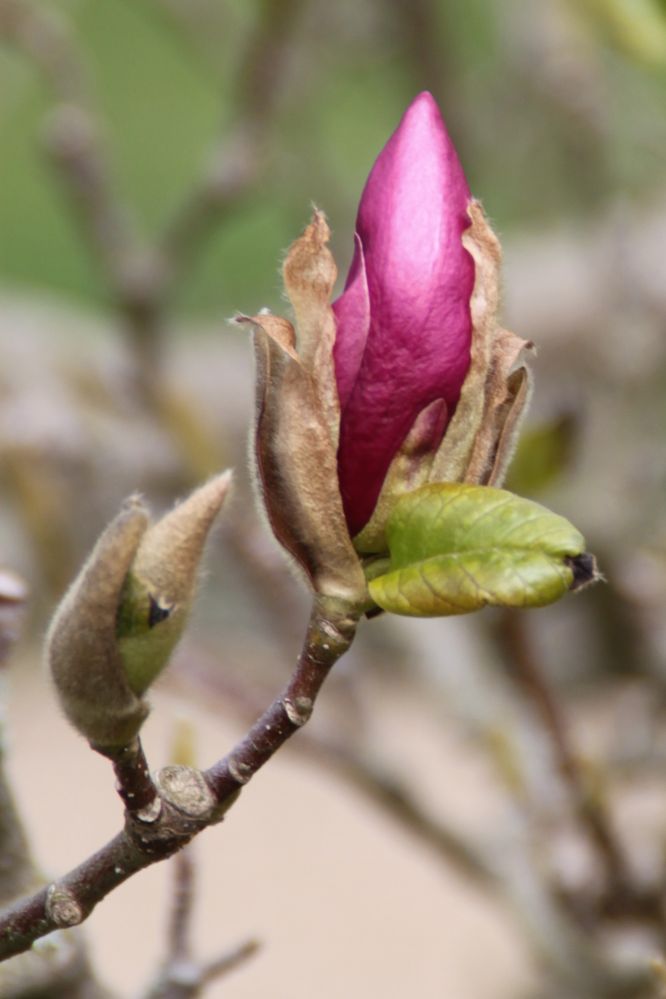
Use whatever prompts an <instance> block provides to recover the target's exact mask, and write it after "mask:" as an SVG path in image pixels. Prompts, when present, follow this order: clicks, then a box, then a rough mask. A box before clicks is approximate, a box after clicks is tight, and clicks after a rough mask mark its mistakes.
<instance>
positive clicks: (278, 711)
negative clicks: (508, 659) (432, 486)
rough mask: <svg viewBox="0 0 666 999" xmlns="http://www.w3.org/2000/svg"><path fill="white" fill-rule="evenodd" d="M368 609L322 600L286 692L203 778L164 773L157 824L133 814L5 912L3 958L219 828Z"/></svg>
mask: <svg viewBox="0 0 666 999" xmlns="http://www.w3.org/2000/svg"><path fill="white" fill-rule="evenodd" d="M360 614H361V609H360V608H358V607H355V606H351V605H350V604H348V603H347V602H345V601H343V600H340V599H337V598H326V597H316V598H315V603H314V607H313V611H312V615H311V618H310V622H309V625H308V630H307V633H306V637H305V642H304V645H303V649H302V652H301V655H300V656H299V659H298V663H297V665H296V669H295V671H294V673H293V675H292V677H291V679H290V680H289V683H288V684H287V686H286V687H285V689H284V691H283V692H282V694H281V695H280V696H279V697H277V698H276V700H275V701H274V702H273V703H272V704H271V705H270V707H268V708H267V709H266V711H264V713H263V715H262V716H261V718H260V719H259V720H258V721H257V722H256V723H255V724H254V725H253V726H252V728H251V729H250V731H249V733H248V734H247V735H246V736H245V738H244V739H242V740H241V741H240V742H239V743H238V745H236V746H235V747H234V748H233V749H232V750H231V752H230V753H229V754H228V755H227V756H225V757H224V758H223V759H221V760H219V761H218V762H217V763H215V764H214V765H213V766H212V767H211V768H210V769H209V770H208V771H206V772H205V773H201V772H200V771H197V770H192V769H190V768H188V767H174V766H170V767H165V768H164V769H163V770H162V771H160V773H159V774H158V775H157V778H156V785H157V789H158V792H159V795H160V799H161V804H162V807H161V810H160V813H159V815H157V816H156V817H155V818H154V819H153V820H152V821H150V820H141V818H139V817H138V816H137V815H132V814H131V813H128V814H127V816H126V825H125V828H124V830H123V831H122V832H120V833H118V835H117V836H115V837H114V839H112V840H111V841H110V842H109V843H107V844H106V845H105V846H104V847H102V849H101V850H99V851H98V852H97V853H96V854H94V855H93V856H92V857H89V858H88V859H87V860H85V861H84V862H83V863H82V864H80V865H79V866H78V867H77V868H75V869H74V870H72V871H70V872H69V873H68V874H66V875H65V876H64V877H63V878H61V879H59V880H58V881H57V882H55V883H53V884H51V885H48V886H46V887H44V888H42V889H41V890H40V891H38V892H37V893H36V894H34V895H32V896H31V897H29V898H23V899H19V900H18V901H16V902H15V903H14V904H12V905H10V906H9V907H8V908H7V909H6V910H5V911H4V912H3V913H2V914H0V960H4V959H6V958H8V957H12V956H13V955H14V954H20V953H22V952H23V951H25V950H28V949H29V948H30V946H31V945H32V944H33V943H34V941H35V940H37V939H39V938H40V937H42V936H44V935H45V934H46V933H49V932H51V931H52V930H54V929H57V928H64V927H67V926H75V925H77V924H78V923H81V922H82V921H83V920H84V919H86V918H87V916H88V915H89V914H90V913H91V912H92V910H93V909H94V907H95V906H96V905H97V903H98V902H100V901H101V900H102V899H103V898H105V896H106V895H108V894H109V892H111V891H113V889H114V888H117V887H118V885H120V884H122V883H123V882H124V881H126V880H127V879H128V878H129V877H131V876H132V875H133V874H135V873H136V872H137V871H140V870H142V869H143V868H144V867H148V866H150V865H151V864H154V863H156V862H157V861H159V860H164V859H165V858H166V857H169V856H171V855H172V854H174V853H175V852H176V851H177V850H179V849H181V848H182V847H183V846H185V845H186V844H187V843H188V842H189V840H190V839H191V838H192V837H193V836H194V835H196V833H198V832H200V831H201V829H204V828H206V827H207V826H209V825H212V824H213V823H215V822H219V821H220V820H221V818H222V816H223V814H224V811H225V810H226V808H228V807H229V806H230V805H231V804H233V802H234V801H235V800H236V798H237V796H238V793H239V791H240V789H241V787H242V786H243V785H244V784H246V783H247V782H248V781H249V780H250V778H251V777H252V776H253V775H254V774H255V773H256V772H257V770H259V769H260V767H262V766H263V765H264V763H266V762H267V761H268V760H269V759H270V758H271V756H272V755H273V754H274V753H275V752H277V750H278V749H279V748H280V747H281V746H282V745H283V744H284V743H285V742H286V740H287V739H288V738H289V737H290V736H291V735H293V734H294V732H296V731H298V729H299V728H301V727H302V726H303V725H304V724H305V723H306V722H307V720H308V718H309V717H310V714H311V713H312V708H313V705H314V702H315V700H316V698H317V695H318V693H319V690H320V689H321V686H322V684H323V682H324V680H325V679H326V676H327V675H328V673H329V671H330V669H331V667H332V666H333V665H334V663H335V662H337V660H338V659H339V658H340V656H342V655H343V654H344V653H345V652H346V651H347V649H348V648H349V646H350V644H351V642H352V641H353V638H354V634H355V632H356V626H357V624H358V620H359V617H360Z"/></svg>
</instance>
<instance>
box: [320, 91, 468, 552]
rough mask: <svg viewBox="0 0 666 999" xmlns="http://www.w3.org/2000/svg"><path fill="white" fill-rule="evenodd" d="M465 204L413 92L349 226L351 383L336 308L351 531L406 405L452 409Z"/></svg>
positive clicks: (380, 477)
mask: <svg viewBox="0 0 666 999" xmlns="http://www.w3.org/2000/svg"><path fill="white" fill-rule="evenodd" d="M469 201H470V193H469V188H468V186H467V182H466V180H465V176H464V174H463V171H462V167H461V165H460V162H459V160H458V157H457V154H456V151H455V149H454V146H453V144H452V142H451V139H450V138H449V136H448V133H447V132H446V128H445V126H444V123H443V121H442V118H441V116H440V114H439V110H438V108H437V105H436V103H435V101H434V99H433V97H432V96H431V95H430V94H428V93H423V94H420V95H419V96H418V97H417V98H416V99H415V100H414V101H413V103H412V104H411V105H410V107H409V108H408V109H407V112H406V113H405V115H404V117H403V119H402V121H401V123H400V125H399V126H398V128H397V130H396V131H395V133H394V134H393V136H392V137H391V138H390V139H389V141H388V143H387V144H386V146H385V147H384V149H383V151H382V153H381V154H380V156H379V158H378V159H377V162H376V163H375V165H374V167H373V169H372V172H371V174H370V176H369V178H368V181H367V183H366V186H365V190H364V192H363V196H362V198H361V204H360V208H359V214H358V222H357V230H358V234H359V237H360V240H361V243H362V247H363V250H364V255H365V273H366V277H367V285H368V294H369V300H370V313H371V321H370V330H369V333H368V336H367V341H366V344H365V350H364V353H363V357H362V360H361V363H360V366H359V369H358V374H357V376H356V380H355V382H354V385H353V388H352V390H351V392H349V387H348V380H349V378H350V372H351V369H352V365H351V364H350V363H349V362H348V352H347V350H346V349H345V348H346V344H347V343H348V342H351V343H353V344H355V345H357V344H358V341H359V339H360V338H359V336H358V333H354V332H353V331H352V332H349V331H348V330H347V329H346V328H345V325H344V323H345V318H346V303H345V304H343V303H342V302H341V301H339V302H338V303H336V306H335V308H336V315H337V316H338V336H339V338H340V340H341V342H342V344H343V345H345V346H343V348H342V349H341V353H340V359H341V361H342V362H343V363H342V367H341V370H340V373H339V375H338V377H339V379H340V378H341V384H342V390H343V393H344V396H345V401H344V402H342V421H341V435H340V448H339V456H338V458H339V473H340V485H341V491H342V496H343V501H344V505H345V513H346V516H347V520H348V523H349V527H350V531H351V533H352V535H354V534H355V533H357V532H358V531H359V530H360V529H361V528H362V527H363V525H364V524H365V523H366V522H367V521H368V519H369V518H370V516H371V514H372V511H373V509H374V506H375V503H376V501H377V497H378V495H379V492H380V490H381V486H382V482H383V481H384V477H385V475H386V473H387V471H388V468H389V466H390V464H391V460H392V458H393V457H394V455H395V454H396V452H397V451H398V449H399V448H400V446H401V444H402V442H403V440H404V438H405V436H406V435H407V433H408V431H409V429H410V427H411V426H412V425H413V423H414V420H415V419H416V416H417V414H418V413H419V412H420V411H421V410H422V409H423V408H424V407H425V406H427V405H428V404H429V403H431V402H433V401H434V400H435V399H437V398H443V399H444V400H445V402H446V404H447V408H448V411H449V413H452V412H453V410H454V409H455V406H456V403H457V401H458V397H459V394H460V388H461V386H462V383H463V381H464V378H465V375H466V373H467V369H468V367H469V357H470V340H471V319H470V305H469V303H470V296H471V293H472V288H473V285H474V264H473V260H472V258H471V256H470V254H469V253H468V252H467V250H466V249H465V248H464V246H463V244H462V234H463V232H464V231H465V229H466V228H467V227H468V225H469V218H468V215H467V206H468V204H469ZM355 261H356V258H355ZM353 277H354V276H353V275H350V282H351V280H353ZM350 286H351V285H350ZM345 294H346V293H345ZM343 299H344V295H343ZM337 359H338V355H336V361H337ZM339 386H340V381H339Z"/></svg>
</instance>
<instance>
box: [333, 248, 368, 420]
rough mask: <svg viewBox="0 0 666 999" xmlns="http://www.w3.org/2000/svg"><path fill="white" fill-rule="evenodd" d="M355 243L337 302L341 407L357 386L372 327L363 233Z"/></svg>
mask: <svg viewBox="0 0 666 999" xmlns="http://www.w3.org/2000/svg"><path fill="white" fill-rule="evenodd" d="M355 243H356V248H355V251H354V259H353V260H352V263H351V267H350V268H349V274H348V275H347V283H346V285H345V290H344V292H343V293H342V295H341V296H340V298H338V299H337V301H336V302H334V303H333V311H334V313H335V318H336V324H337V334H336V338H335V347H334V350H333V357H334V361H335V375H336V380H337V384H338V396H339V399H340V407H341V408H344V407H345V406H346V405H347V402H348V400H349V396H350V395H351V392H352V389H353V387H354V383H355V381H356V378H357V376H358V370H359V368H360V366H361V360H362V358H363V352H364V350H365V344H366V341H367V339H368V332H369V330H370V296H369V294H368V282H367V278H366V274H365V259H364V255H363V244H362V243H361V239H360V237H359V236H356V237H355Z"/></svg>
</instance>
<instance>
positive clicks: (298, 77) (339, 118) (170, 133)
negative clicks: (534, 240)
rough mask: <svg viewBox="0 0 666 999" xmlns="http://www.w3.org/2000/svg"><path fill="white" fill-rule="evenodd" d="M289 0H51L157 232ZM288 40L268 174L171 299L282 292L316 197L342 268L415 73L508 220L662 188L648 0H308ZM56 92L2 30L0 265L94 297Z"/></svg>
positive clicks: (245, 297) (19, 276)
mask: <svg viewBox="0 0 666 999" xmlns="http://www.w3.org/2000/svg"><path fill="white" fill-rule="evenodd" d="M35 2H36V3H39V0H35ZM278 2H279V0H264V2H263V3H259V2H258V0H242V2H241V0H226V2H223V0H215V2H213V0H197V2H196V3H192V4H191V5H187V4H183V3H180V2H178V0H136V2H130V0H105V2H104V3H99V2H97V0H42V6H44V7H50V8H52V9H54V10H56V11H59V12H61V13H62V15H63V17H64V18H65V19H66V21H67V23H68V24H69V25H70V26H71V30H72V32H73V35H74V38H75V41H76V45H77V47H78V48H79V50H80V52H81V55H82V58H83V60H84V62H85V65H86V67H87V70H88V73H89V77H90V81H91V89H92V93H93V99H94V103H95V105H96V107H97V108H98V109H99V112H100V118H101V121H102V123H103V127H104V129H105V139H106V144H107V148H108V157H109V162H110V166H111V167H112V170H113V175H114V179H115V183H116V184H117V186H118V188H119V190H120V191H121V192H122V194H123V196H124V198H125V199H126V201H127V203H128V206H129V208H130V210H131V212H132V214H133V215H134V217H135V218H136V220H137V223H138V225H139V226H140V227H141V229H142V230H143V232H144V233H145V234H146V236H148V237H150V236H152V235H154V234H156V233H157V232H158V231H159V229H160V227H161V226H163V225H164V224H165V223H166V222H167V221H168V220H169V219H170V218H171V217H172V216H173V214H174V212H175V211H176V210H177V207H178V205H179V204H180V203H181V202H182V199H183V198H184V197H185V196H186V193H187V190H188V188H189V186H190V185H191V184H192V183H193V181H194V179H195V178H196V177H197V176H198V175H199V173H200V171H201V169H202V164H204V163H205V162H206V157H207V155H208V154H209V151H210V149H211V147H212V145H213V143H214V142H215V141H216V139H217V138H218V136H219V134H220V129H222V135H224V129H225V128H229V127H230V125H231V123H232V121H233V119H234V108H235V102H236V81H237V74H238V71H239V66H240V65H241V64H242V58H243V53H244V49H245V46H246V45H247V42H248V38H249V37H250V35H251V32H252V30H253V26H254V24H255V22H256V20H257V18H259V17H261V16H263V15H265V13H266V9H267V7H269V6H270V4H271V3H278ZM415 11H416V12H415ZM419 11H420V12H423V11H425V12H426V17H427V19H429V20H426V27H425V29H424V28H423V25H421V27H420V28H419V24H418V23H417V22H418V12H419ZM410 18H411V20H410ZM412 29H413V30H412ZM289 44H290V52H289V58H288V60H287V64H286V67H285V70H284V73H283V76H284V79H281V80H280V87H281V90H282V91H283V97H282V100H281V102H280V104H279V109H278V112H277V114H276V117H275V121H274V123H273V126H272V129H271V138H270V144H269V149H268V150H267V152H266V154H265V155H266V156H267V157H268V158H269V160H270V162H269V164H268V169H267V172H266V174H265V177H264V179H263V180H262V182H260V183H259V184H258V185H257V188H256V190H255V191H254V192H253V193H252V196H251V197H249V198H247V199H244V200H243V202H242V203H241V204H239V206H238V209H237V211H236V212H234V213H233V214H232V215H231V217H229V218H227V219H225V223H224V225H223V226H220V227H219V229H218V230H217V232H216V233H215V234H214V236H213V237H212V238H211V239H210V240H209V241H208V242H207V244H206V246H205V247H204V248H203V251H202V252H201V253H200V254H199V255H198V256H197V259H196V260H195V261H194V267H193V270H192V271H191V274H190V276H189V279H188V281H187V282H185V285H184V287H183V289H182V291H181V292H180V293H179V297H178V305H179V308H181V309H182V310H184V311H185V312H187V313H188V314H199V315H202V314H210V313H211V312H213V313H218V312H219V311H224V312H229V311H232V310H233V309H234V308H240V309H250V310H254V309H255V308H256V305H257V303H259V304H266V305H273V306H275V305H276V304H277V303H278V301H279V281H278V276H277V268H276V261H277V259H278V257H279V253H280V251H281V249H282V248H284V247H285V246H286V245H287V244H288V243H289V241H290V240H291V238H292V237H293V236H294V234H295V233H296V232H297V231H298V229H299V227H300V226H301V224H302V222H303V221H304V219H305V218H306V216H307V214H308V211H309V204H310V202H311V201H315V202H317V203H318V204H320V205H322V207H324V208H325V209H326V210H327V212H328V213H329V215H330V217H331V221H332V225H333V229H334V234H335V235H334V250H335V252H336V253H337V254H338V257H339V259H340V262H341V265H342V266H344V264H345V263H346V261H347V260H348V259H349V256H350V253H351V230H352V225H353V217H354V210H355V204H356V201H357V199H358V196H359V194H360V191H361V189H362V186H363V182H364V179H365V176H366V175H367V172H368V169H369V167H370V165H371V164H372V161H373V159H374V156H375V155H376V154H377V152H378V150H379V149H380V147H381V145H382V144H383V142H384V141H385V140H386V138H387V136H388V135H389V134H390V132H391V130H392V129H393V127H394V126H395V124H396V123H397V121H398V120H399V117H400V115H401V113H402V111H403V110H404V108H405V106H406V104H407V103H408V102H409V100H410V99H411V98H412V97H413V95H414V94H415V93H416V92H417V91H418V90H419V89H422V88H424V87H428V88H429V89H432V90H433V91H434V93H435V95H436V96H437V97H438V99H439V101H440V103H441V105H442V108H443V111H444V114H445V117H446V118H447V121H448V122H449V125H450V128H451V131H452V133H453V135H454V138H455V140H456V143H457V144H458V146H459V148H460V151H461V155H462V158H463V161H464V164H465V168H466V170H467V172H468V175H469V178H470V182H471V185H472V187H473V190H474V191H475V193H476V194H477V195H478V196H480V197H481V198H483V200H484V202H485V204H486V207H487V209H488V210H489V212H490V214H491V216H492V217H493V218H494V219H495V220H496V222H497V224H498V226H499V228H500V230H502V231H505V232H506V231H507V230H510V229H511V228H512V227H514V226H523V227H524V226H529V227H531V228H536V227H538V226H539V225H540V224H542V223H543V222H544V221H547V220H552V219H553V218H555V217H560V216H562V215H565V216H566V215H570V216H579V215H581V214H582V213H587V212H593V211H596V210H598V209H599V207H600V206H603V204H604V203H606V201H607V200H608V199H609V198H611V197H612V196H613V195H615V194H617V193H618V192H622V194H623V195H624V196H626V197H629V198H641V199H642V198H645V197H646V196H648V195H649V192H650V191H651V190H652V189H654V188H656V187H658V186H659V185H661V183H662V176H663V152H664V149H666V119H665V117H664V115H663V114H662V113H661V111H662V109H663V106H664V98H665V97H666V72H665V65H666V14H665V11H664V4H663V3H660V2H658V0H642V2H641V3H630V2H628V0H584V2H581V3H578V2H577V0H544V2H543V3H539V4H529V5H528V4H525V3H524V0H422V2H419V3H418V4H415V5H414V8H411V5H408V4H401V3H399V2H397V0H363V2H360V3H352V2H351V0H341V2H340V3H338V4H335V5H330V4H328V3H324V2H323V0H310V2H307V3H305V4H304V8H303V11H302V13H301V15H300V17H299V18H298V21H297V24H296V27H295V30H294V33H293V36H292V37H291V39H290V42H289ZM51 104H52V100H51V96H50V94H49V91H48V87H46V86H45V85H44V82H43V80H41V79H40V76H39V73H38V71H37V70H36V69H35V67H34V65H32V64H31V63H30V61H29V60H28V59H26V58H25V57H24V56H23V55H22V54H21V53H20V52H17V51H16V50H15V49H14V48H13V47H12V46H11V44H6V45H4V46H2V47H0V147H1V148H2V156H1V158H0V232H1V233H2V237H1V238H0V281H1V282H2V284H3V285H5V286H9V287H13V286H18V287H23V288H26V287H30V288H36V289H44V290H47V291H54V292H59V293H63V294H65V295H68V296H72V297H74V298H75V299H79V300H82V301H85V302H87V303H94V304H100V303H102V302H103V300H104V290H103V286H102V283H101V281H100V278H99V275H98V273H97V270H96V265H95V262H94V261H92V260H91V259H90V255H89V253H88V251H87V250H86V248H85V247H84V246H83V245H82V243H81V240H80V238H79V234H78V233H77V231H76V228H75V224H74V222H73V220H72V217H71V214H70V211H69V209H68V207H67V205H66V204H65V203H64V200H63V197H62V193H63V192H62V190H61V187H60V183H59V181H58V179H57V178H56V177H55V175H54V173H53V172H52V171H51V169H50V167H49V165H48V163H47V161H46V160H45V157H44V154H43V148H42V140H41V135H42V132H43V127H44V119H45V116H46V115H47V113H48V110H49V108H50V106H51Z"/></svg>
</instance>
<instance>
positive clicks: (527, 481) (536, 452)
mask: <svg viewBox="0 0 666 999" xmlns="http://www.w3.org/2000/svg"><path fill="white" fill-rule="evenodd" d="M577 423H578V421H577V419H576V415H575V413H573V412H571V411H569V412H566V413H563V414H561V415H560V416H558V417H556V418H555V419H554V420H550V421H549V422H547V423H541V424H539V425H538V426H535V427H530V428H528V429H527V430H524V431H523V433H522V434H521V437H520V440H519V442H518V447H517V448H516V453H515V455H514V456H513V459H512V461H511V467H510V469H509V474H508V476H507V479H506V487H507V489H509V490H510V491H511V492H514V493H519V494H522V495H525V494H527V495H532V494H534V493H538V492H540V491H541V490H543V489H547V488H548V486H550V485H552V484H553V482H555V481H556V480H557V479H558V478H559V477H560V476H561V475H563V474H564V473H565V472H566V471H567V467H568V465H569V463H570V461H571V457H572V454H573V450H574V444H575V439H576V432H577V429H578V426H577Z"/></svg>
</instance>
